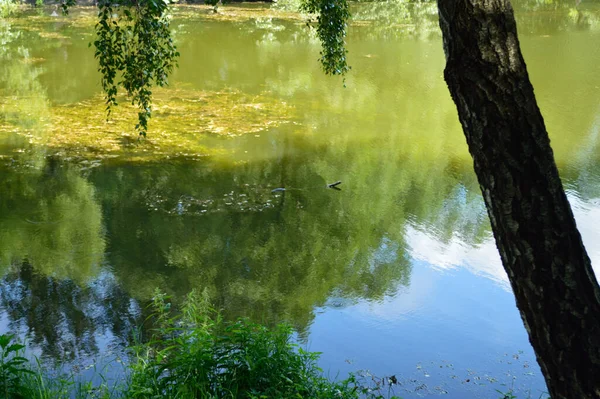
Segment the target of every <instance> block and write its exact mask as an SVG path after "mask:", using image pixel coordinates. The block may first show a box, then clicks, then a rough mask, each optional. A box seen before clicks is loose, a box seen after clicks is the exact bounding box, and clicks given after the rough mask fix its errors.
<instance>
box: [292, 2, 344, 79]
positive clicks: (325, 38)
mask: <svg viewBox="0 0 600 399" xmlns="http://www.w3.org/2000/svg"><path fill="white" fill-rule="evenodd" d="M300 11H302V12H307V13H309V14H315V15H316V30H317V36H318V37H319V40H320V41H321V46H322V49H321V58H320V59H319V61H320V62H321V65H322V66H323V70H324V71H325V73H326V74H328V75H345V74H346V72H348V71H349V70H350V66H349V65H348V62H347V60H346V54H347V53H348V51H347V50H346V30H347V28H348V20H349V19H350V10H349V8H348V3H347V2H346V0H304V1H303V2H302V4H301V6H300ZM307 25H308V26H311V21H309V22H308V23H307Z"/></svg>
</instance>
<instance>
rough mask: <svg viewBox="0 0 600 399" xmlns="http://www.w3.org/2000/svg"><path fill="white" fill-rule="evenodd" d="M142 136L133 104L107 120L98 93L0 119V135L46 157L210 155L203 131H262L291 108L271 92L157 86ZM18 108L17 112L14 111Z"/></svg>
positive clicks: (4, 102) (0, 105)
mask: <svg viewBox="0 0 600 399" xmlns="http://www.w3.org/2000/svg"><path fill="white" fill-rule="evenodd" d="M11 104H12V101H11V99H10V98H6V97H4V98H1V97H0V109H2V111H3V112H2V113H3V114H4V115H6V114H9V113H10V111H9V108H10V107H11ZM153 108H154V111H153V114H152V119H151V122H150V128H149V130H148V136H147V138H146V139H139V138H138V135H137V133H136V132H135V130H134V126H135V124H136V121H137V108H135V107H133V106H132V105H130V104H128V103H127V99H126V98H125V97H123V98H122V99H121V104H120V105H119V106H118V107H117V108H115V110H114V111H113V114H112V115H111V117H110V119H109V120H108V121H107V120H106V113H105V106H104V100H103V98H102V96H101V95H97V96H95V97H94V98H92V99H89V100H86V101H82V102H79V103H75V104H69V105H58V106H50V107H49V108H48V112H47V113H44V115H43V120H40V123H39V124H32V125H25V126H24V125H22V124H19V123H14V122H16V121H13V123H11V121H10V120H9V119H7V118H0V134H10V133H17V134H18V135H20V136H24V137H26V138H27V139H28V142H29V144H31V145H34V146H36V147H43V148H45V149H46V152H47V153H48V154H50V155H58V156H61V157H65V158H76V159H77V158H87V159H89V158H106V157H120V158H124V159H126V160H158V159H162V158H171V157H187V158H198V157H202V156H206V155H210V154H214V151H215V150H209V149H208V148H207V146H205V145H204V144H203V138H204V137H206V136H207V135H211V136H218V137H222V138H227V137H236V136H241V135H244V134H249V133H253V134H256V133H258V132H261V131H264V130H266V129H269V128H272V127H276V126H279V125H281V124H282V123H287V122H288V121H290V118H291V117H292V116H293V111H294V109H293V107H292V106H290V105H288V104H287V103H286V102H284V101H281V100H278V99H276V98H274V97H272V96H271V95H270V94H269V93H267V92H265V93H260V94H256V95H250V94H245V93H242V92H240V91H237V90H222V91H200V90H191V89H185V88H181V87H179V88H166V89H157V90H155V92H154V106H153ZM14 111H15V112H18V111H19V110H16V109H15V110H14Z"/></svg>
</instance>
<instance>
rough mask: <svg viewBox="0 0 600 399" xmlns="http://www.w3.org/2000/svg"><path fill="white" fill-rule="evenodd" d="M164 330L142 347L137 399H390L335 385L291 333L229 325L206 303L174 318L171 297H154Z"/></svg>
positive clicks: (349, 383) (353, 382) (197, 302)
mask: <svg viewBox="0 0 600 399" xmlns="http://www.w3.org/2000/svg"><path fill="white" fill-rule="evenodd" d="M154 308H155V310H156V313H155V314H154V318H155V319H156V320H155V322H156V323H157V325H158V326H159V328H158V329H157V330H156V331H155V335H154V337H153V339H152V340H150V342H149V343H147V344H143V345H140V346H139V347H138V352H137V354H138V361H137V363H136V364H134V365H133V373H132V376H131V384H130V386H129V390H128V391H127V393H126V395H127V396H128V397H131V398H157V397H168V398H247V399H258V398H347V399H353V398H356V399H358V398H359V397H365V398H370V399H379V398H383V397H384V396H382V395H381V394H380V393H379V392H378V391H375V393H373V392H371V390H370V388H369V387H367V386H362V385H360V384H359V379H357V378H355V377H354V376H351V377H350V378H348V379H347V380H343V381H339V382H332V381H329V380H328V379H327V378H325V377H323V375H322V370H321V369H319V368H318V366H317V364H316V362H317V360H318V358H319V353H311V352H306V351H304V350H302V349H301V348H299V347H298V346H297V345H295V344H293V343H291V342H290V338H291V335H292V329H291V327H289V326H287V325H283V324H282V325H279V326H277V327H276V328H275V329H274V330H269V329H267V328H266V327H264V326H262V325H259V324H255V323H252V322H249V321H248V320H245V319H238V320H237V321H235V322H225V321H223V319H222V318H221V317H220V316H219V314H218V313H216V312H214V311H213V310H211V309H210V307H209V305H208V301H207V300H206V298H202V297H200V296H198V295H196V294H194V293H192V294H190V296H188V300H187V303H186V306H185V307H184V309H183V314H182V315H181V316H177V317H170V316H169V311H170V305H169V303H168V302H167V297H166V296H164V295H163V294H160V293H157V294H156V295H155V297H154Z"/></svg>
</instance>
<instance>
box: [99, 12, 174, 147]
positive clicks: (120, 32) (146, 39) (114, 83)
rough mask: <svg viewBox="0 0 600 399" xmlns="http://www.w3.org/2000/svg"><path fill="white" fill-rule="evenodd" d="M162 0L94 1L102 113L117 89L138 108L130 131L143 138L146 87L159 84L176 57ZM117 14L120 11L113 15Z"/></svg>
mask: <svg viewBox="0 0 600 399" xmlns="http://www.w3.org/2000/svg"><path fill="white" fill-rule="evenodd" d="M168 6H169V3H168V0H133V2H132V3H130V4H128V5H124V6H118V3H117V2H116V1H115V0H102V1H100V2H99V3H98V8H99V12H98V18H99V21H98V23H97V25H96V34H97V39H96V41H94V45H95V47H96V53H95V55H96V58H97V59H98V63H99V70H100V72H101V73H102V88H103V89H104V91H105V93H106V109H107V111H108V115H110V112H111V110H112V107H113V106H115V105H117V93H118V88H119V87H123V88H124V89H125V91H126V92H127V94H128V95H129V97H130V99H131V102H132V104H134V105H136V106H137V107H138V109H139V111H138V123H137V125H136V129H137V130H138V131H139V133H140V135H143V136H145V135H146V132H147V130H148V119H149V118H150V117H151V115H152V87H153V86H154V85H157V86H165V85H166V84H167V82H168V80H167V77H168V75H169V73H171V71H172V70H173V67H174V66H175V65H176V59H177V57H178V56H179V53H178V52H177V50H176V48H175V44H174V42H173V38H172V37H171V32H170V30H169V22H170V17H169V14H168ZM119 12H120V13H119Z"/></svg>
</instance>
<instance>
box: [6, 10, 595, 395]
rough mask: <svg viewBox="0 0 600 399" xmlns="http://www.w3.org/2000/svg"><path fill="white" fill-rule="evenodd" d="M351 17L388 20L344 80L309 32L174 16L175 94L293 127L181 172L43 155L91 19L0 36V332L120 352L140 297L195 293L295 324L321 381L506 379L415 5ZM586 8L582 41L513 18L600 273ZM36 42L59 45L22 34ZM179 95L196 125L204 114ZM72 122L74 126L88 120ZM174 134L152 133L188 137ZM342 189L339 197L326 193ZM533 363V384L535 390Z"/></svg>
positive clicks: (473, 224)
mask: <svg viewBox="0 0 600 399" xmlns="http://www.w3.org/2000/svg"><path fill="white" fill-rule="evenodd" d="M536 4H537V3H536ZM367 6H368V5H362V4H361V5H357V6H356V7H357V15H358V16H359V17H361V16H362V17H361V18H362V19H363V20H376V21H377V20H381V19H382V18H383V19H384V20H388V21H391V20H394V19H396V18H403V19H400V21H402V23H403V24H404V25H402V26H400V25H399V26H396V27H394V26H389V27H388V28H389V29H383V30H382V29H379V30H378V28H377V27H376V25H375V24H373V25H370V24H368V23H364V24H359V26H356V27H355V28H353V29H352V30H351V32H350V36H349V48H350V56H351V57H352V59H351V63H352V65H353V73H352V74H351V75H350V76H348V79H347V88H344V87H343V86H342V85H341V82H340V81H337V80H335V79H327V78H326V77H324V76H323V75H322V74H321V72H320V70H319V65H318V63H317V62H316V59H317V57H318V47H317V43H316V41H315V40H314V38H313V37H311V36H310V35H309V34H307V33H306V32H305V31H304V30H302V28H301V27H299V26H296V25H294V23H293V22H290V21H278V20H276V19H272V20H268V19H261V20H255V21H233V22H210V21H203V22H202V23H201V24H200V23H198V21H196V20H194V18H193V17H190V16H189V15H188V14H189V13H188V14H186V17H185V18H181V20H179V21H178V23H174V26H175V27H176V29H177V40H178V41H179V43H180V50H181V53H182V59H181V62H180V64H181V67H180V69H178V70H177V72H176V74H175V77H174V78H175V79H174V80H175V81H176V83H177V85H178V87H179V88H181V87H184V88H186V90H188V89H187V88H189V90H188V91H187V92H186V93H197V92H200V91H211V90H212V91H213V92H214V91H215V90H227V92H228V93H230V95H231V96H232V97H235V96H240V97H243V96H248V97H251V98H259V96H258V95H259V94H260V95H261V96H262V95H265V96H267V94H264V93H268V96H269V98H272V101H271V102H269V104H272V105H273V106H277V104H285V107H289V109H293V110H294V112H293V113H290V114H289V115H288V114H287V113H286V114H285V115H286V118H287V117H288V116H289V119H290V121H289V122H290V123H283V124H265V125H264V126H263V125H261V126H259V127H257V129H255V130H253V131H252V133H251V134H242V135H241V136H239V137H231V136H233V135H229V136H227V135H217V134H214V132H213V133H211V134H208V133H207V134H199V133H197V132H188V133H186V132H184V134H185V135H186V137H187V139H188V140H189V142H194V143H201V145H198V146H197V149H198V151H200V152H202V151H204V150H206V149H207V148H208V149H209V150H206V151H207V153H210V154H213V155H212V156H204V155H206V154H205V153H199V154H197V155H199V156H198V157H196V158H197V159H198V160H196V161H189V160H188V161H186V160H183V159H172V158H171V159H168V158H167V156H164V154H163V155H161V157H162V158H160V159H158V160H155V159H153V160H152V161H148V160H147V162H144V163H140V162H136V161H135V160H136V159H139V158H136V156H132V157H131V158H127V156H123V157H122V158H120V159H118V160H113V161H107V160H104V161H102V162H100V161H99V159H94V162H87V163H86V164H85V167H84V168H76V167H75V166H74V165H72V164H70V163H69V160H68V159H65V158H64V156H63V157H60V156H51V157H47V156H45V154H46V151H47V149H46V147H45V146H44V145H40V144H39V143H42V144H43V143H44V140H45V139H44V137H45V136H44V135H45V134H47V133H46V132H47V131H49V129H51V128H52V126H48V124H51V123H52V122H49V120H51V118H50V119H48V115H54V114H55V111H56V110H57V106H72V104H73V103H74V102H81V101H88V100H90V99H93V98H95V96H96V95H97V90H98V87H97V86H96V84H95V83H94V82H95V81H96V79H97V77H96V75H95V72H94V68H95V65H94V64H93V61H90V59H91V57H90V54H89V49H87V47H86V43H87V42H86V40H87V39H86V36H85V35H84V33H85V32H86V29H89V27H86V26H85V25H77V26H75V25H73V26H70V25H69V24H66V23H65V24H62V23H61V24H58V23H54V22H52V23H50V22H48V21H45V20H44V19H39V20H36V21H37V22H36V24H35V28H36V29H40V30H31V31H23V33H22V35H24V36H22V37H21V36H19V35H13V34H12V33H11V34H10V35H9V34H3V35H4V36H5V37H10V38H11V40H12V41H11V42H10V44H9V45H8V48H10V49H11V51H9V52H3V53H0V57H4V58H2V64H1V65H2V66H0V74H1V75H0V126H2V130H1V131H0V156H1V158H0V193H1V196H0V270H1V271H2V273H3V275H4V277H3V279H2V281H1V282H0V331H4V330H8V329H10V330H13V331H19V332H20V333H22V334H23V335H26V336H27V337H29V339H30V340H31V342H32V343H33V344H34V346H35V347H36V348H37V350H39V351H40V352H41V353H42V354H43V355H44V356H45V357H46V358H48V359H62V360H76V359H78V358H81V357H85V356H88V355H94V354H95V353H96V352H99V351H102V350H104V349H105V348H106V347H107V346H108V345H110V344H114V345H120V344H125V343H127V342H129V340H130V338H131V335H132V327H133V326H135V325H138V324H139V323H141V321H142V320H144V319H145V312H147V308H146V305H147V303H148V302H149V300H150V299H151V298H152V295H153V293H154V292H155V289H156V288H158V289H160V290H162V291H164V292H166V293H168V294H170V295H171V296H172V297H173V299H174V301H175V302H176V303H177V302H178V301H180V300H181V298H183V297H184V296H185V295H186V294H187V293H188V292H189V291H190V290H192V289H196V290H199V291H201V292H204V293H205V294H206V295H208V296H209V297H210V298H211V299H212V301H213V302H214V304H215V306H216V307H218V308H220V309H223V313H224V314H225V315H226V316H227V317H236V316H240V315H243V316H249V317H252V318H253V319H255V320H258V321H263V322H266V323H275V322H278V321H282V320H285V321H288V322H290V323H292V324H293V325H294V326H295V327H296V328H297V330H298V332H299V337H300V339H302V340H303V341H304V342H307V343H311V342H312V343H313V344H314V347H313V348H312V349H319V350H321V349H322V350H324V351H325V353H326V357H325V358H324V361H325V362H329V363H327V367H326V368H331V369H332V370H337V369H340V368H343V367H346V366H343V365H340V364H342V363H344V360H346V359H344V356H354V355H350V354H351V353H356V355H355V356H356V357H357V358H359V359H361V360H360V362H358V361H357V364H356V367H358V368H360V367H372V365H373V364H381V365H385V368H383V366H382V368H380V369H378V371H379V372H380V373H388V372H392V373H402V374H405V375H411V374H410V372H409V370H412V369H413V368H414V367H415V364H417V363H418V362H420V361H422V360H423V359H426V358H429V359H434V360H435V361H438V363H440V362H442V360H443V361H444V362H448V361H453V359H463V360H464V362H462V363H461V366H460V367H463V368H464V369H467V368H469V367H472V368H479V369H486V370H489V373H490V374H501V373H502V372H503V370H504V369H503V368H502V367H504V366H499V365H498V364H490V359H482V355H481V354H482V353H484V354H487V353H491V352H490V351H493V350H496V349H498V348H501V349H498V350H502V351H507V352H512V351H515V352H517V351H518V350H521V349H525V350H526V351H529V352H527V353H528V354H527V356H529V357H530V359H533V355H532V353H531V350H530V348H529V346H528V343H527V338H526V335H525V332H524V329H523V327H522V324H521V321H520V320H519V317H518V313H517V312H516V309H515V308H514V300H513V299H512V297H511V294H510V292H509V286H508V282H507V280H506V277H505V274H504V271H503V269H502V267H501V264H500V261H499V258H498V255H497V251H496V248H495V245H494V242H493V239H492V237H491V232H490V228H489V224H488V221H487V216H486V212H485V208H484V206H483V202H482V200H481V197H480V195H479V188H478V185H477V182H476V179H475V177H474V175H473V173H472V165H471V162H472V161H471V159H470V157H469V154H468V153H467V151H466V146H465V143H464V137H463V135H462V133H461V131H460V128H459V125H458V123H457V120H456V112H455V108H454V105H453V104H452V103H451V101H450V99H449V96H448V93H447V89H446V86H445V84H444V82H443V80H442V77H441V71H442V68H443V53H442V50H441V44H440V42H439V37H438V36H437V34H435V33H433V29H434V28H433V27H434V26H435V29H437V26H436V23H435V18H434V16H432V13H431V9H430V5H429V4H421V5H419V6H418V7H417V6H406V5H404V8H402V9H399V10H396V11H394V12H395V13H396V14H390V15H388V16H386V15H382V14H381V10H380V11H377V10H376V8H377V5H375V8H373V9H369V8H368V7H367ZM390 12H391V11H390ZM582 12H585V15H587V17H586V18H587V19H585V21H587V22H586V23H585V24H584V25H585V29H584V30H583V31H580V28H581V22H573V19H572V16H570V11H569V9H568V8H567V9H565V8H561V7H558V8H557V9H556V10H555V11H552V13H537V12H532V11H531V7H529V8H528V7H525V9H524V11H522V14H521V15H520V17H519V18H520V26H521V32H523V33H524V34H523V37H522V42H523V46H524V48H525V55H526V57H527V61H528V65H529V66H530V70H531V74H532V78H533V80H534V84H535V86H536V93H537V95H538V97H539V99H540V106H541V108H542V110H543V112H544V114H545V115H546V119H547V121H548V126H549V129H550V132H551V134H552V140H553V147H554V149H555V153H556V156H557V160H558V163H559V165H560V168H561V173H562V176H563V179H564V181H565V185H566V187H567V188H568V190H569V198H570V200H571V202H572V203H573V205H574V211H575V214H576V216H577V218H578V222H579V225H580V228H581V231H582V234H583V236H584V240H585V242H586V243H587V244H588V249H589V252H590V256H591V257H592V259H594V263H595V264H596V265H598V264H600V249H599V248H597V245H596V242H597V240H595V237H596V235H597V234H598V233H597V230H598V229H597V227H596V226H597V225H598V224H599V223H600V220H599V221H598V223H596V222H595V220H596V214H598V215H599V216H598V217H600V213H599V212H600V211H599V209H600V208H599V207H598V198H600V191H599V189H598V187H600V180H599V176H600V172H599V170H600V158H598V156H597V154H599V153H600V152H599V151H598V141H597V134H598V126H599V122H598V120H599V119H598V118H599V117H598V115H599V113H598V101H597V94H598V93H599V91H598V90H599V89H598V87H600V77H599V76H598V74H596V73H592V71H591V69H590V68H591V67H593V66H594V65H597V64H598V63H599V62H600V50H599V49H598V46H596V44H595V43H596V41H597V39H598V37H597V36H598V25H597V23H596V22H594V21H596V19H594V15H596V14H597V12H596V13H594V10H590V9H586V10H583V11H582ZM361 13H362V14H361ZM548 15H552V16H555V17H556V18H555V19H554V20H548V19H547V16H548ZM40 21H41V22H40ZM176 21H177V19H176ZM19 23H20V24H21V25H19V26H20V27H23V26H26V24H24V23H23V22H22V21H21V22H19ZM32 24H33V22H32ZM405 25H406V26H405ZM409 25H410V26H409ZM2 29H4V28H2ZM5 30H6V29H5ZM8 31H9V32H13V31H12V30H8ZM575 31H576V32H575ZM40 32H41V33H44V32H50V33H53V34H54V39H50V38H49V37H52V36H48V35H46V38H45V39H44V40H37V41H33V40H30V39H31V38H32V37H33V36H34V35H38V36H39V37H41V38H43V37H44V36H40ZM240 32H241V33H242V34H240ZM11 35H12V36H11ZM56 35H60V36H56ZM407 35H408V36H407ZM38 36H36V37H38ZM198 37H202V38H203V40H197V39H196V38H198ZM408 38H410V39H408ZM217 43H218V45H217ZM24 44H27V45H28V46H30V48H29V49H28V50H25V47H24ZM550 49H551V51H550ZM2 51H4V50H2ZM575 53H576V54H578V57H575V56H574V54H575ZM7 54H8V55H7ZM551 56H555V57H557V59H556V60H554V61H553V68H546V65H547V64H548V62H549V61H548V57H551ZM34 60H35V61H34ZM198 60H202V68H199V67H198ZM74 65H78V66H79V67H77V68H75V67H74ZM65 68H70V69H68V71H69V73H68V74H65V73H64V72H63V71H64V70H65ZM66 75H68V76H66ZM169 90H172V91H169ZM165 93H166V94H165V96H166V97H165V98H167V99H168V98H169V95H171V94H174V93H176V90H175V89H166V91H165ZM264 103H265V101H260V102H257V103H256V104H255V105H254V108H256V109H258V108H260V104H264ZM194 104H195V103H194ZM194 104H191V105H190V106H189V108H186V110H188V112H190V114H191V115H193V113H194V112H198V113H200V112H203V111H202V110H203V108H202V104H201V102H198V104H196V105H194ZM232 104H233V102H232ZM236 104H237V103H236ZM188 105H189V104H188ZM225 106H226V105H224V107H225ZM194 107H196V108H194ZM286 109H287V108H286ZM165 112H167V111H165ZM167 113H168V112H167ZM70 115H71V117H72V118H74V120H73V124H74V125H75V124H77V126H78V129H80V128H81V126H86V125H85V124H86V123H87V124H89V123H90V121H88V120H84V119H85V118H84V116H85V114H84V113H76V112H74V113H72V114H70ZM211 115H212V114H211ZM211 115H203V116H204V117H205V118H209V119H210V118H212V117H214V115H213V116H211ZM241 115H242V116H243V115H244V114H243V112H242V113H241ZM168 121H169V119H168V118H165V119H164V120H163V121H162V122H161V123H162V124H163V125H161V126H163V127H162V128H164V129H165V131H167V130H169V129H173V130H177V129H179V130H181V129H182V126H181V125H179V126H170V127H169V122H168ZM241 121H242V122H243V119H241ZM237 122H240V120H236V123H237ZM172 123H174V122H172ZM63 130H65V131H67V132H68V129H63ZM15 131H16V132H17V133H15ZM80 131H81V129H80ZM150 135H152V132H150ZM32 138H35V140H32ZM36 143H37V144H36ZM179 144H180V143H179ZM128 145H130V146H132V147H134V149H133V150H132V152H134V151H140V152H143V151H144V150H145V149H147V148H148V147H144V145H143V144H140V145H132V144H131V143H128ZM174 145H175V146H176V145H178V143H175V144H174ZM74 146H75V147H76V145H74ZM69 150H70V149H69V148H67V149H65V151H69ZM88 153H90V154H92V153H93V151H88ZM98 158H100V157H98ZM337 180H341V181H342V182H343V184H342V185H341V186H340V187H341V188H342V190H341V191H335V190H331V189H328V188H326V184H327V183H331V182H333V181H337ZM274 188H285V189H286V190H285V191H276V192H273V189H274ZM596 260H597V261H596ZM482 277H483V278H482ZM466 287H467V288H466ZM490 315H494V316H493V317H491V316H490ZM357 342H360V345H356V343H357ZM465 342H467V343H465ZM323 346H324V347H323ZM458 347H461V348H462V347H465V348H468V349H462V352H461V351H460V350H458V349H457V348H458ZM356 351H358V352H356ZM327 356H328V357H327ZM494 356H495V355H494ZM530 361H531V362H533V360H530ZM457 362H459V363H460V361H459V360H457ZM438 363H436V364H438ZM469 363H470V364H469ZM440 364H441V363H440ZM444 364H446V363H444ZM503 364H505V363H503ZM348 367H349V366H348ZM353 367H354V366H353ZM375 367H376V366H375ZM444 367H446V366H444ZM456 367H458V366H456ZM448 369H450V368H448ZM532 369H535V370H534V371H535V373H537V374H535V376H534V377H531V378H532V379H534V382H531V383H527V384H529V386H534V385H535V386H536V387H539V386H541V385H543V381H542V379H541V378H540V377H539V373H538V370H537V368H535V365H533V366H532ZM420 370H421V369H419V373H420V374H419V375H420V377H419V378H429V377H425V376H424V375H423V373H421V371H420ZM444 370H445V369H444ZM453 372H455V373H456V374H457V375H458V374H459V372H458V371H453ZM431 374H432V375H433V373H431ZM517 374H518V373H517ZM519 375H520V374H519ZM431 378H432V379H433V378H434V377H431ZM435 378H437V377H435ZM440 378H442V377H440ZM466 379H470V378H468V377H465V378H464V379H463V380H461V381H458V380H457V381H454V382H452V381H450V382H448V381H441V380H440V381H438V382H439V386H443V387H445V388H444V389H447V388H448V387H450V386H453V387H454V388H453V390H454V391H455V392H463V391H461V389H462V388H457V386H461V387H462V385H461V384H462V383H463V382H464V380H466ZM488 382H489V381H488ZM452 384H454V385H452ZM527 384H525V385H527ZM536 384H537V385H536ZM463 385H464V384H463ZM430 388H431V389H430V391H431V392H436V391H435V389H434V388H435V386H434V385H432V386H431V387H430ZM525 388H526V387H525ZM415 389H416V388H415ZM428 389H429V388H428ZM482 389H484V388H482ZM493 390H494V388H489V389H488V391H486V392H487V394H489V393H490V392H492V393H494V392H493ZM464 392H470V391H469V390H468V389H467V390H466V391H464ZM482 392H483V391H482ZM438 393H439V392H438ZM450 394H451V395H452V392H451V393H450ZM456 395H459V394H458V393H457V394H456ZM484 396H485V395H484ZM407 397H410V395H407ZM450 397H460V396H450ZM473 397H476V396H473Z"/></svg>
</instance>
